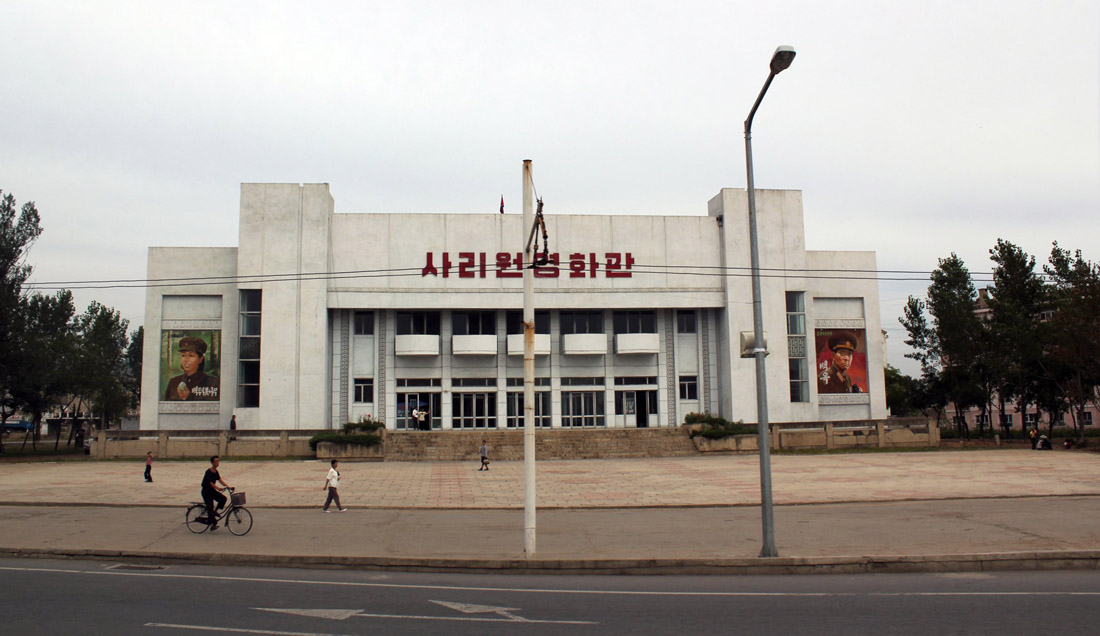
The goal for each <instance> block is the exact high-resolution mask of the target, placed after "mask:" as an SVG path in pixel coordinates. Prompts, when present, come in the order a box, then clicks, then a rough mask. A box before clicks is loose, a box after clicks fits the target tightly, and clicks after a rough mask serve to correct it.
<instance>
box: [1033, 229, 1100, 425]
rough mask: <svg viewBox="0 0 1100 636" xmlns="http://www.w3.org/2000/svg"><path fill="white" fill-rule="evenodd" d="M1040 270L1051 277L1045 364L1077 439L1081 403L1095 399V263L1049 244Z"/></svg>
mask: <svg viewBox="0 0 1100 636" xmlns="http://www.w3.org/2000/svg"><path fill="white" fill-rule="evenodd" d="M1049 262H1050V264H1049V265H1048V266H1045V267H1044V268H1043V270H1044V271H1045V272H1046V274H1047V276H1048V277H1049V278H1050V284H1051V285H1050V287H1051V306H1052V307H1053V309H1054V311H1053V313H1052V315H1051V318H1050V320H1049V326H1050V330H1051V339H1050V347H1049V355H1048V356H1047V358H1046V364H1047V365H1048V369H1049V370H1050V375H1051V377H1053V378H1054V382H1055V383H1056V384H1057V385H1058V387H1059V389H1060V392H1061V394H1062V395H1063V396H1064V398H1065V400H1066V402H1067V403H1068V406H1069V410H1070V415H1071V416H1072V421H1073V425H1074V429H1075V431H1076V433H1077V436H1078V439H1080V438H1081V437H1083V436H1084V427H1083V424H1082V422H1081V419H1082V417H1083V414H1084V412H1085V408H1086V407H1087V406H1088V405H1089V404H1090V403H1091V404H1097V403H1100V399H1098V398H1100V391H1098V387H1100V330H1098V329H1097V316H1100V264H1097V263H1092V262H1089V261H1087V260H1085V259H1084V257H1083V256H1082V255H1081V251H1080V250H1077V251H1076V252H1074V253H1073V254H1070V252H1069V250H1065V249H1062V248H1060V247H1058V243H1054V247H1053V248H1052V249H1051V253H1050V261H1049Z"/></svg>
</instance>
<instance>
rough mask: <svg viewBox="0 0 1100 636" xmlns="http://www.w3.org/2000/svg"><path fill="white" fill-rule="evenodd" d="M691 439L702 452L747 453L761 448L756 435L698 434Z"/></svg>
mask: <svg viewBox="0 0 1100 636" xmlns="http://www.w3.org/2000/svg"><path fill="white" fill-rule="evenodd" d="M691 441H692V442H695V448H696V449H698V451H699V452H700V453H714V452H725V453H745V452H755V451H756V450H757V449H758V448H759V445H758V444H757V443H756V442H757V439H756V436H755V435H728V436H726V437H719V438H718V439H710V438H707V437H703V436H702V435H696V436H695V437H693V438H691Z"/></svg>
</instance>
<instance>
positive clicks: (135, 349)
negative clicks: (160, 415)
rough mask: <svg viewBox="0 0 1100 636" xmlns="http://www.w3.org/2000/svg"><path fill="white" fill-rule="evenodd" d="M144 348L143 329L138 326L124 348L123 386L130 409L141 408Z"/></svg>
mask: <svg viewBox="0 0 1100 636" xmlns="http://www.w3.org/2000/svg"><path fill="white" fill-rule="evenodd" d="M144 348H145V327H141V326H139V327H138V328H137V330H136V331H134V332H133V333H131V334H130V344H128V345H127V346H126V377H125V379H124V380H123V386H125V388H126V390H127V391H128V392H129V394H130V408H131V409H136V408H138V407H139V406H141V362H142V356H143V354H144Z"/></svg>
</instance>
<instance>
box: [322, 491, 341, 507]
mask: <svg viewBox="0 0 1100 636" xmlns="http://www.w3.org/2000/svg"><path fill="white" fill-rule="evenodd" d="M333 501H335V502H336V509H337V510H343V508H344V507H343V506H341V505H340V493H338V492H336V489H335V488H333V487H332V486H329V487H328V497H327V498H326V499H325V510H328V505H329V504H330V503H332V502H333Z"/></svg>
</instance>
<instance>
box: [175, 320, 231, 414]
mask: <svg viewBox="0 0 1100 636" xmlns="http://www.w3.org/2000/svg"><path fill="white" fill-rule="evenodd" d="M206 347H207V345H206V341H204V340H203V339H202V338H195V337H193V336H187V337H186V338H180V343H179V352H180V367H182V369H183V373H181V374H180V375H177V376H175V377H173V378H172V379H170V380H168V388H167V389H166V390H165V391H164V399H165V400H167V401H169V402H180V401H213V400H217V399H218V394H219V393H220V391H219V389H220V387H221V380H219V379H218V376H216V375H209V374H207V373H206Z"/></svg>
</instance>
